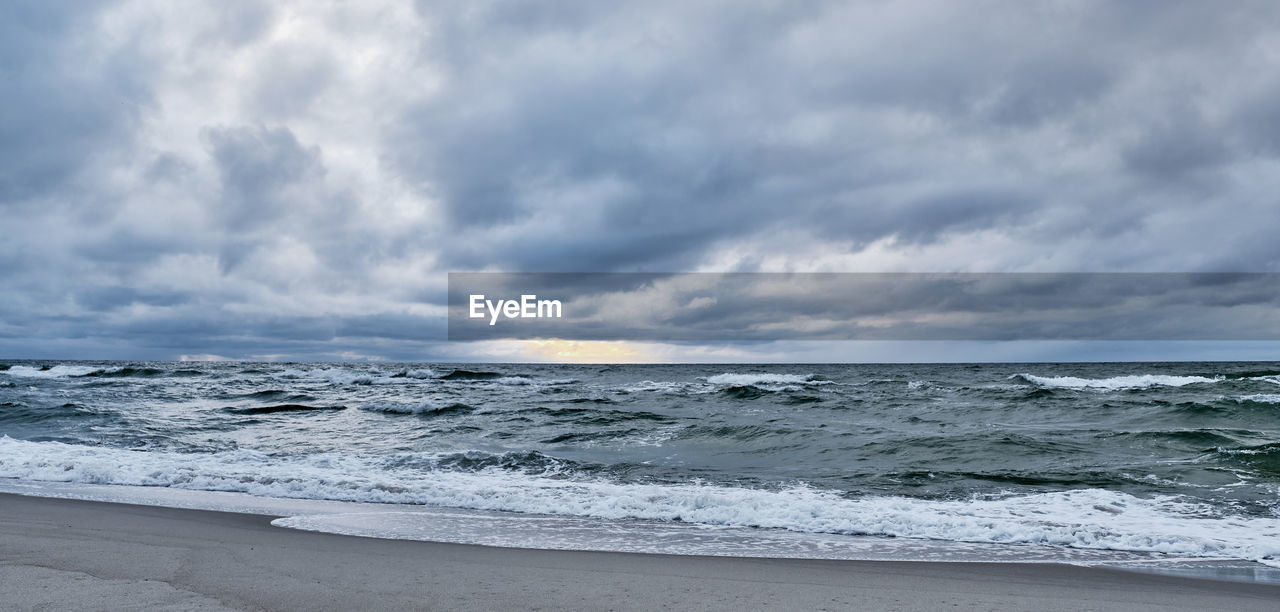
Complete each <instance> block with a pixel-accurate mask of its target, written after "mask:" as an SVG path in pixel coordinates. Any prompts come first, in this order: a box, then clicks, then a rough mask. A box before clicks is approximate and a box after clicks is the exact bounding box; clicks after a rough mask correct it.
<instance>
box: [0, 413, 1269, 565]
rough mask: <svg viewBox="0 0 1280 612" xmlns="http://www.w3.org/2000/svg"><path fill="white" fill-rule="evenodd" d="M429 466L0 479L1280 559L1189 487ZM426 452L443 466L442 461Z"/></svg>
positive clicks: (48, 465)
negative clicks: (1152, 490) (773, 480)
mask: <svg viewBox="0 0 1280 612" xmlns="http://www.w3.org/2000/svg"><path fill="white" fill-rule="evenodd" d="M423 461H424V459H423V458H422V457H416V456H407V455H406V456H396V457H367V456H360V455H351V454H316V455H309V456H294V457H279V456H275V457H273V456H269V455H266V454H263V453H257V452H253V451H247V450H236V451H227V452H218V453H163V452H141V451H131V450H123V449H113V448H105V447H94V446H78V445H69V444H62V443H58V442H29V441H23V440H15V439H11V438H8V437H0V477H10V478H21V479H27V480H39V481H54V482H80V483H97V484H129V485H147V486H165V487H174V488H181V489H197V490H207V491H238V492H245V493H250V494H253V495H260V496H267V497H287V498H303V499H331V500H345V501H367V502H387V503H408V504H427V505H435V506H449V507H459V508H473V509H479V510H503V511H512V512H524V513H538V514H550V515H567V516H582V517H595V518H603V519H626V518H635V519H651V520H680V521H683V522H686V523H696V524H706V525H719V526H734V527H763V528H778V529H787V530H791V531H797V532H812V533H837V534H863V535H886V536H897V537H906V538H928V539H938V540H950V541H959V542H986V543H1006V544H1040V545H1051V546H1064V547H1073V548H1081V549H1094V550H1123V551H1144V552H1160V553H1173V554H1179V555H1188V556H1196V557H1214V558H1242V559H1253V560H1259V561H1264V562H1275V560H1276V559H1277V558H1280V519H1277V518H1267V517H1247V516H1220V515H1218V514H1216V513H1215V512H1214V510H1213V508H1212V507H1210V506H1208V505H1205V504H1199V503H1194V502H1189V501H1187V500H1186V499H1185V498H1181V497H1176V496H1161V497H1154V498H1150V499H1144V498H1138V497H1134V496H1131V495H1128V494H1125V493H1119V492H1114V491H1107V490H1102V489H1082V490H1073V491H1063V492H1055V493H1039V494H1032V495H1021V496H1011V497H1005V498H991V499H973V500H967V501H942V500H922V499H915V498H906V497H863V498H855V499H849V498H845V497H842V496H840V495H838V494H836V493H834V492H830V491H822V490H817V489H813V488H809V487H804V486H797V487H793V488H790V489H786V490H778V491H771V490H759V489H748V488H741V487H717V486H706V485H698V484H681V485H656V484H618V483H611V482H604V481H599V480H575V479H572V478H566V477H565V476H566V474H564V473H560V474H558V475H556V477H551V476H552V475H551V474H544V475H530V474H525V473H522V472H516V471H505V470H499V469H487V470H483V471H478V472H461V471H441V470H434V469H424V463H423ZM426 461H427V463H430V461H429V458H428V459H427V460H426ZM425 467H429V466H425ZM570 476H571V475H570Z"/></svg>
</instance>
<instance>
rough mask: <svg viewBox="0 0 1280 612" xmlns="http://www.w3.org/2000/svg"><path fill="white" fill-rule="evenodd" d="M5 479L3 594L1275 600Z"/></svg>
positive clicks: (313, 605)
mask: <svg viewBox="0 0 1280 612" xmlns="http://www.w3.org/2000/svg"><path fill="white" fill-rule="evenodd" d="M272 518H273V517H268V516H262V515H253V514H237V513H228V512H210V511H203V510H186V509H174V508H162V507H155V506H139V505H130V504H114V503H102V502H90V501H79V500H65V499H48V498H37V497H26V496H18V495H8V494H0V585H4V586H3V587H0V598H2V600H3V603H2V604H0V607H3V608H5V609H18V610H27V609H156V608H163V609H175V610H223V609H233V610H257V609H268V610H289V609H312V610H316V609H330V610H337V609H365V610H376V609H427V610H468V609H469V610H485V609H555V610H652V609H659V608H678V609H688V610H747V609H791V610H796V609H808V610H822V609H827V610H848V609H874V610H937V609H957V610H966V609H973V610H991V609H1022V610H1025V609H1032V608H1034V609H1037V610H1044V611H1049V610H1122V609H1123V610H1131V611H1132V610H1274V609H1275V608H1276V606H1277V605H1280V586H1274V585H1267V584H1256V583H1237V582H1220V581H1213V580H1204V579H1194V578H1180V577H1170V576H1159V575H1148V574H1140V573H1133V572H1125V571H1118V570H1108V569H1096V568H1084V567H1074V566H1069V565H1054V564H1035V563H1010V564H999V563H931V562H879V561H824V560H795V559H747V558H730V557H698V556H674V555H650V554H627V553H606V552H579V551H551V550H529V549H511V548H499V547H487V546H472V545H460V544H442V543H433V542H418V541H403V540H382V539H373V538H359V537H352V536H342V535H334V534H326V533H315V532H305V531H296V530H291V529H284V528H279V527H273V526H271V525H270V521H271V519H272Z"/></svg>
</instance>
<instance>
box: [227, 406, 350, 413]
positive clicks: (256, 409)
mask: <svg viewBox="0 0 1280 612" xmlns="http://www.w3.org/2000/svg"><path fill="white" fill-rule="evenodd" d="M346 409H347V407H346V406H307V405H304V404H279V405H275V406H245V407H242V408H237V407H230V408H223V410H224V411H225V412H230V413H231V414H275V413H277V412H323V411H329V410H346Z"/></svg>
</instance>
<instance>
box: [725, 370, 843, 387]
mask: <svg viewBox="0 0 1280 612" xmlns="http://www.w3.org/2000/svg"><path fill="white" fill-rule="evenodd" d="M706 381H707V382H709V383H711V384H713V385H729V386H733V387H745V386H747V385H753V386H761V385H821V384H826V383H829V382H831V381H827V380H814V379H813V375H812V374H734V373H725V374H717V375H715V376H708V377H707V378H706Z"/></svg>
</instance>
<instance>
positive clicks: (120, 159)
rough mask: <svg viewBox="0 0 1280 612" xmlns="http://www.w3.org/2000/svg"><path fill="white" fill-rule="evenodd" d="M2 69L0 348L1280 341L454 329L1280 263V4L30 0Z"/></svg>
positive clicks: (1044, 347) (120, 351) (1223, 353)
mask: <svg viewBox="0 0 1280 612" xmlns="http://www.w3.org/2000/svg"><path fill="white" fill-rule="evenodd" d="M0 87H2V89H0V93H2V94H3V105H2V106H0V231H2V232H3V241H0V298H2V299H0V357H6V358H151V359H176V358H180V357H183V356H186V357H188V358H200V357H210V356H221V357H231V358H253V359H282V358H288V359H377V358H386V359H396V360H439V359H499V360H508V359H510V360H526V359H555V358H569V359H574V358H579V359H581V358H587V359H597V360H613V359H620V360H621V359H640V360H646V359H656V360H686V359H689V360H731V361H732V360H761V359H763V360H772V359H776V360H791V359H799V360H844V359H848V360H867V359H870V360H876V359H890V360H893V359H899V358H901V359H913V360H914V359H920V358H922V357H926V358H927V357H929V356H932V357H936V358H939V359H947V360H957V359H958V360H964V359H965V358H966V357H975V356H976V358H980V359H1021V358H1047V359H1052V358H1073V357H1080V356H1092V357H1102V358H1107V357H1110V358H1143V359H1147V358H1156V357H1178V358H1260V359H1276V358H1280V351H1277V350H1276V349H1277V346H1278V345H1276V344H1274V343H1258V342H1252V343H1251V342H1244V343H1240V342H1236V343H1225V344H1224V343H1216V344H1215V343H1203V342H1199V343H1177V344H1176V345H1174V344H1169V343H1165V344H1156V345H1151V344H1149V343H1148V344H1141V343H1139V344H1132V343H1130V344H1123V345H1120V344H1111V345H1106V346H1103V347H1102V348H1099V346H1101V345H1095V346H1092V347H1082V346H1081V345H1076V344H1071V343H1056V344H1055V343H1048V344H1043V343H1042V344H1021V345H1017V346H1013V345H987V344H984V345H981V346H977V347H975V346H974V345H963V344H949V343H934V344H930V345H928V346H925V345H921V344H919V343H915V344H910V345H909V346H908V347H907V348H902V347H901V346H899V347H897V348H894V347H892V346H889V345H884V344H877V343H866V342H835V343H816V344H815V343H805V342H781V343H752V344H741V345H734V344H727V345H726V344H683V345H673V344H660V343H658V344H600V343H576V344H575V343H572V342H569V341H568V340H572V339H565V340H566V341H562V342H559V343H549V342H542V343H531V342H492V341H491V342H482V343H457V342H454V343H450V342H447V341H446V340H445V323H446V317H445V313H446V302H445V300H446V282H447V273H448V272H450V271H454V272H459V271H502V272H528V271H535V272H706V271H717V272H721V271H743V272H753V271H770V272H783V271H785V272H1280V240H1278V239H1277V233H1278V231H1277V230H1280V196H1277V194H1280V7H1278V6H1277V5H1276V4H1275V3H1274V2H1266V1H1263V2H1246V1H1240V2H1231V3H1210V2H1173V1H1160V2H1140V1H1136V0H1135V1H1129V2H1113V3H1103V2H1088V1H1072V2H1052V1H1046V2H1034V3H1032V2H1023V1H1015V0H1010V1H1007V2H988V1H970V2H945V3H940V2H882V1H867V2H744V1H733V2H688V1H685V0H682V1H678V2H662V1H659V0H649V1H645V2H635V3H602V2H594V1H581V2H536V3H535V2H493V3H486V2H479V1H477V2H418V3H410V2H382V1H373V0H370V1H364V2H346V3H324V2H310V1H308V2H265V1H264V2H250V1H239V0H232V1H222V2H169V1H121V2H88V1H85V2H44V1H30V2H24V1H21V0H19V1H16V2H5V3H2V4H0ZM973 351H977V352H973ZM1098 351H1102V352H1098Z"/></svg>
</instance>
